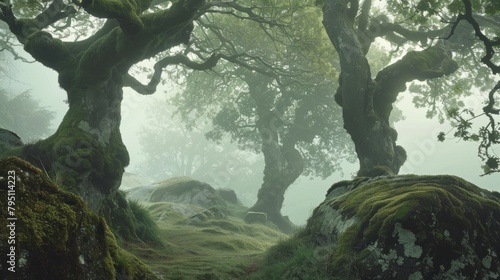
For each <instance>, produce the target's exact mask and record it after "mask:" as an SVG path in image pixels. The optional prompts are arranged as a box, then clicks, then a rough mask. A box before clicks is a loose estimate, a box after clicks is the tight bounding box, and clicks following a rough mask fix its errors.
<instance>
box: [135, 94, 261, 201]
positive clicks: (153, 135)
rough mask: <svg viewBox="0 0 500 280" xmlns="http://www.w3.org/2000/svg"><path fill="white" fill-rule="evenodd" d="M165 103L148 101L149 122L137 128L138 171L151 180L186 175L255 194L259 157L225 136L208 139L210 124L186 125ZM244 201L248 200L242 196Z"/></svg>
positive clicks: (214, 185)
mask: <svg viewBox="0 0 500 280" xmlns="http://www.w3.org/2000/svg"><path fill="white" fill-rule="evenodd" d="M172 111H173V108H171V105H169V104H167V103H165V102H158V103H154V104H151V106H150V107H149V108H148V111H147V112H148V121H146V122H145V124H144V125H143V126H142V127H141V129H140V130H139V133H138V135H139V140H140V145H141V150H142V152H143V154H144V155H145V160H144V161H143V162H142V163H141V164H140V165H139V168H140V170H141V174H144V175H147V176H148V177H149V178H152V179H154V180H157V181H159V180H164V179H166V178H168V177H172V176H189V177H192V178H194V179H197V180H201V181H204V182H207V183H209V184H211V185H212V186H213V187H224V188H231V189H234V190H235V191H237V192H238V195H239V196H248V195H249V194H250V193H255V191H256V190H257V188H256V187H257V185H256V184H255V181H259V180H261V178H259V177H261V173H260V172H259V171H260V170H259V169H257V168H256V167H255V166H256V165H259V164H262V160H261V159H260V158H258V157H256V156H252V155H249V152H245V151H241V150H240V149H239V148H238V146H237V145H236V144H235V143H231V141H230V140H229V139H228V138H227V137H226V138H225V139H221V141H220V142H219V143H215V142H214V141H211V140H208V139H207V138H206V137H205V133H206V132H208V131H209V130H210V128H211V124H210V123H208V122H207V121H206V120H205V121H201V120H200V121H197V122H196V124H194V126H193V127H189V128H187V127H186V126H185V125H184V124H183V123H182V121H181V120H180V118H179V117H178V116H172V115H171V114H169V113H166V112H172ZM244 200H248V199H247V198H245V199H244Z"/></svg>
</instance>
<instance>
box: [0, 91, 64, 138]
mask: <svg viewBox="0 0 500 280" xmlns="http://www.w3.org/2000/svg"><path fill="white" fill-rule="evenodd" d="M53 118H54V112H52V111H50V110H48V109H47V108H44V107H40V104H39V102H38V101H37V100H35V99H33V97H32V96H31V95H30V93H29V91H25V92H22V93H20V94H18V95H16V96H12V94H9V93H8V92H7V91H6V90H4V89H0V128H4V129H8V130H11V131H14V132H16V133H17V134H18V135H19V136H20V137H21V139H23V141H24V142H26V141H32V140H35V139H40V138H42V137H46V136H48V135H49V133H50V132H51V130H50V126H51V121H52V119H53Z"/></svg>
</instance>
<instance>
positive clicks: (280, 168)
mask: <svg viewBox="0 0 500 280" xmlns="http://www.w3.org/2000/svg"><path fill="white" fill-rule="evenodd" d="M276 122H277V117H276V116H275V114H274V113H273V112H271V111H270V112H268V114H267V116H266V117H265V118H261V119H260V120H259V122H258V124H257V126H258V128H259V132H260V135H261V139H262V153H263V154H264V162H265V166H264V182H263V183H262V186H261V187H260V189H259V192H258V194H257V202H256V203H255V204H254V205H253V206H252V207H251V208H250V210H249V211H255V212H264V213H266V214H267V218H268V220H270V221H271V222H273V223H274V224H275V225H276V226H277V227H278V228H279V229H280V230H281V231H283V232H284V233H291V232H292V231H293V229H294V225H293V224H292V222H290V220H289V219H288V218H287V217H283V215H282V214H281V208H282V207H283V201H284V199H285V192H286V190H287V189H288V187H290V185H292V183H293V182H295V180H297V178H298V177H299V176H300V175H302V172H304V159H303V158H302V155H301V154H300V152H299V151H298V150H297V149H296V148H295V144H294V143H293V141H290V140H291V139H285V142H284V144H282V145H280V144H279V142H278V134H277V132H276V127H274V126H273V124H275V123H276Z"/></svg>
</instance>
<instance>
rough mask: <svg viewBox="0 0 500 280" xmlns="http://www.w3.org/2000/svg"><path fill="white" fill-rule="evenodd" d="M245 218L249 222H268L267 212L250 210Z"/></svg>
mask: <svg viewBox="0 0 500 280" xmlns="http://www.w3.org/2000/svg"><path fill="white" fill-rule="evenodd" d="M244 220H245V222H247V223H249V224H253V223H258V224H265V223H266V222H267V214H266V213H264V212H253V211H249V212H248V213H246V215H245V218H244Z"/></svg>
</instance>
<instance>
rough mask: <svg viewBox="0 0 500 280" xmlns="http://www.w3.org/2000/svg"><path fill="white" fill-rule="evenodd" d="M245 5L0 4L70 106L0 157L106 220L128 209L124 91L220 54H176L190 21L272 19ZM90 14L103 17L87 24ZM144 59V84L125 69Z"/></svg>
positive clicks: (145, 1) (152, 85)
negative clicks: (47, 179) (54, 125)
mask: <svg viewBox="0 0 500 280" xmlns="http://www.w3.org/2000/svg"><path fill="white" fill-rule="evenodd" d="M257 2H258V1H257ZM253 10H254V8H253V7H252V6H250V7H248V6H245V5H240V4H239V3H237V2H232V1H230V2H225V1H213V2H205V1H203V0H180V1H175V2H173V3H172V2H167V1H151V0H127V1H113V0H85V1H82V2H78V1H72V2H71V3H65V2H64V1H63V0H53V1H44V2H42V3H40V4H39V5H33V3H32V2H31V1H16V2H15V3H14V4H11V2H10V1H9V0H2V1H0V20H1V21H3V22H5V23H6V24H7V25H8V27H9V30H10V33H12V34H13V35H14V36H15V37H16V39H17V40H18V41H19V42H20V43H21V44H22V45H23V46H24V50H25V51H26V52H28V53H29V54H30V55H31V56H32V57H33V58H34V59H35V60H36V61H38V62H40V63H42V64H43V65H45V66H47V67H49V68H51V69H53V70H55V71H56V72H57V73H58V74H59V78H58V81H59V85H60V86H61V88H63V89H64V90H65V91H66V92H67V101H68V104H69V109H68V112H67V113H66V115H65V117H64V119H63V121H62V123H61V124H60V125H59V128H58V129H57V131H56V132H55V133H54V134H53V135H52V136H50V137H49V138H47V139H44V140H42V141H39V142H37V143H34V144H31V145H26V146H25V147H23V148H22V149H16V150H12V151H9V152H8V153H7V154H4V155H3V156H6V155H9V154H15V155H20V156H22V157H24V158H26V159H28V160H31V161H32V163H33V164H35V165H38V166H39V167H41V168H43V169H45V170H46V171H47V173H48V174H49V175H50V176H52V177H53V178H55V179H56V180H57V181H58V183H60V184H61V185H63V186H65V187H66V188H68V189H70V190H72V191H74V192H76V193H78V194H79V195H80V196H81V197H82V198H83V199H84V200H85V201H86V202H87V203H88V205H89V207H90V208H91V209H92V210H94V211H101V212H106V213H108V214H106V217H107V218H108V219H109V213H110V212H111V213H112V212H113V211H117V210H116V209H122V210H123V211H124V212H123V215H127V213H128V212H130V211H128V210H126V209H125V210H124V208H126V202H125V203H123V201H124V200H123V199H122V198H120V196H121V195H120V193H119V192H117V189H118V187H119V185H120V181H121V177H122V174H123V170H124V167H125V166H126V165H127V164H128V163H129V156H128V152H127V149H126V147H125V146H124V144H123V142H122V139H121V135H120V130H119V127H120V121H121V117H120V110H121V108H120V106H121V101H122V97H123V91H122V88H123V87H124V86H126V87H131V88H132V89H134V90H135V91H137V92H138V93H140V94H146V95H147V94H152V93H154V92H155V91H156V87H157V85H158V84H159V83H160V82H161V75H162V72H163V69H164V68H166V67H167V66H169V65H177V64H184V65H186V66H188V67H190V68H192V69H195V70H204V69H208V68H211V67H213V66H214V65H215V64H216V63H217V61H218V60H219V59H220V58H221V57H220V56H217V55H216V54H213V55H211V56H209V57H204V58H205V59H203V57H188V56H186V55H184V54H183V51H182V49H183V48H182V47H181V46H182V45H183V44H184V45H189V42H190V35H191V32H192V30H193V28H194V21H195V20H197V19H201V18H203V17H207V16H208V15H209V14H211V13H228V14H231V15H232V16H239V17H241V18H244V19H245V20H257V21H259V22H261V23H262V24H272V23H273V19H270V20H266V19H262V18H259V17H258V16H257V15H256V14H254V13H253ZM89 15H90V16H93V17H95V18H101V19H104V20H105V21H101V23H97V22H94V21H93V20H92V19H93V18H92V19H89ZM89 25H91V28H90V29H89V28H88V27H89ZM88 33H91V35H89V34H88ZM61 38H66V39H67V40H66V41H63V40H62V39H61ZM10 50H11V51H15V50H14V49H10ZM167 50H172V51H171V52H169V53H168V52H166V51H167ZM150 58H155V59H156V63H155V65H154V67H153V69H154V73H153V74H152V77H151V80H150V81H149V83H148V84H147V85H143V84H141V83H140V82H139V81H138V80H137V79H136V78H134V77H133V76H132V75H131V74H130V73H129V71H130V70H131V68H132V67H133V66H134V65H136V64H137V63H139V62H140V61H143V60H147V59H150ZM191 59H193V60H191ZM194 60H196V61H194ZM108 198H110V199H108ZM104 208H105V209H104ZM110 209H114V210H110Z"/></svg>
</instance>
